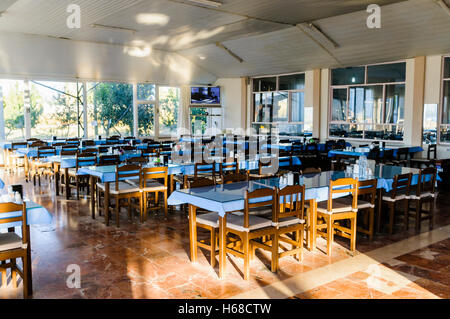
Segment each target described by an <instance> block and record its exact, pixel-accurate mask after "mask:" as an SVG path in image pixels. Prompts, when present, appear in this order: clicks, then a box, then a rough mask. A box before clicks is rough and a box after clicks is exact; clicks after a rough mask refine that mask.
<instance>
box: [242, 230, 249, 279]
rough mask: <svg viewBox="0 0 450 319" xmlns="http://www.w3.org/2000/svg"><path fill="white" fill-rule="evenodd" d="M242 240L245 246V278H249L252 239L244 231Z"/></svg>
mask: <svg viewBox="0 0 450 319" xmlns="http://www.w3.org/2000/svg"><path fill="white" fill-rule="evenodd" d="M242 241H243V246H244V247H243V248H244V249H243V250H244V280H248V279H249V277H250V247H249V246H250V241H249V238H248V233H247V232H246V233H244V236H243V238H242Z"/></svg>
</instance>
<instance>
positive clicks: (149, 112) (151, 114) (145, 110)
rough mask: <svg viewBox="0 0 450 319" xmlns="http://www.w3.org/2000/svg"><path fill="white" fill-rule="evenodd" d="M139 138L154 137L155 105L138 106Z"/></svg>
mask: <svg viewBox="0 0 450 319" xmlns="http://www.w3.org/2000/svg"><path fill="white" fill-rule="evenodd" d="M138 130H139V136H154V135H155V105H154V104H138Z"/></svg>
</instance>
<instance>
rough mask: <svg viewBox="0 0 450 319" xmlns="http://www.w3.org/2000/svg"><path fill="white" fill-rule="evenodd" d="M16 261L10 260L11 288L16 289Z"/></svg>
mask: <svg viewBox="0 0 450 319" xmlns="http://www.w3.org/2000/svg"><path fill="white" fill-rule="evenodd" d="M16 267H17V265H16V259H15V258H13V259H11V282H12V284H13V288H17V271H16Z"/></svg>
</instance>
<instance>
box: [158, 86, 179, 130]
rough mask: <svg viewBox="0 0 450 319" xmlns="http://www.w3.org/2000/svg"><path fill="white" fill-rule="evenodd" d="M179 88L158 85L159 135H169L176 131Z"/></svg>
mask: <svg viewBox="0 0 450 319" xmlns="http://www.w3.org/2000/svg"><path fill="white" fill-rule="evenodd" d="M179 106H180V89H179V88H175V87H167V86H160V87H159V135H160V136H170V135H172V134H176V133H177V125H178V109H179Z"/></svg>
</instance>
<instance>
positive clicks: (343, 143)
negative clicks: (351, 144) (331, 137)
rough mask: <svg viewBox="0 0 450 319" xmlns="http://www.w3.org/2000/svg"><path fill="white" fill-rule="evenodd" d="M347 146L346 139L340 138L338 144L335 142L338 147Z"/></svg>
mask: <svg viewBox="0 0 450 319" xmlns="http://www.w3.org/2000/svg"><path fill="white" fill-rule="evenodd" d="M346 146H347V142H346V141H345V140H343V139H340V140H337V141H336V144H335V147H336V149H341V150H343V149H344V148H345V147H346Z"/></svg>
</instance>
